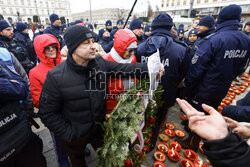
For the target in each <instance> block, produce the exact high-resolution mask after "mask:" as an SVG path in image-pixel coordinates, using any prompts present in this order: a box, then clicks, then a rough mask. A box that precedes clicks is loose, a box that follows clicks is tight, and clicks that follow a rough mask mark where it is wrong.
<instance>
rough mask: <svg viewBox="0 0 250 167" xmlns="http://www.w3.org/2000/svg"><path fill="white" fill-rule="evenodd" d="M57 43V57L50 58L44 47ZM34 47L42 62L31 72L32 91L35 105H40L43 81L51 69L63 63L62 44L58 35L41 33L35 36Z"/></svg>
mask: <svg viewBox="0 0 250 167" xmlns="http://www.w3.org/2000/svg"><path fill="white" fill-rule="evenodd" d="M53 44H56V45H57V47H58V50H57V56H56V58H55V59H52V58H49V57H47V56H46V54H45V53H44V48H45V47H46V46H49V45H53ZM34 47H35V51H36V54H37V56H38V57H39V59H40V61H41V62H40V63H39V64H38V65H37V66H36V67H35V68H33V69H32V70H31V71H30V73H29V78H30V91H31V95H32V98H33V103H34V106H35V107H37V108H38V107H39V98H40V94H41V92H42V87H43V83H44V81H45V79H46V76H47V73H48V71H49V70H51V69H53V68H54V67H55V66H56V65H58V64H59V63H61V53H60V44H59V42H58V40H57V39H56V37H54V36H53V35H50V34H43V35H39V36H37V37H36V38H35V41H34Z"/></svg>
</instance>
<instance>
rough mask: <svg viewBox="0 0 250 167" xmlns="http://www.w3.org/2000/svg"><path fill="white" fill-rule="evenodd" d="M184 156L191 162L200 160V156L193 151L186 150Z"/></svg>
mask: <svg viewBox="0 0 250 167" xmlns="http://www.w3.org/2000/svg"><path fill="white" fill-rule="evenodd" d="M184 154H185V156H186V157H187V158H188V159H190V160H191V161H194V160H196V159H197V158H198V155H197V154H196V153H195V152H194V151H193V150H190V149H187V150H185V152H184Z"/></svg>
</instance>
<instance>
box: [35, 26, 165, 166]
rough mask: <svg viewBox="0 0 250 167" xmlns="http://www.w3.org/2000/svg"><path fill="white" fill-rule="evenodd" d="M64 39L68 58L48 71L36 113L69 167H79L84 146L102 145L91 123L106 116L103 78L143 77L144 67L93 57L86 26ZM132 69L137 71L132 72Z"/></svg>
mask: <svg viewBox="0 0 250 167" xmlns="http://www.w3.org/2000/svg"><path fill="white" fill-rule="evenodd" d="M64 38H65V42H66V45H67V47H68V49H69V54H68V58H67V60H66V61H64V62H62V63H61V64H59V65H58V66H56V67H55V68H54V69H52V70H51V71H49V72H48V74H47V78H46V80H45V82H44V85H43V90H42V93H41V96H40V104H39V114H40V116H41V120H42V122H43V123H44V124H45V126H47V127H48V128H49V129H50V131H52V132H53V133H55V135H57V136H59V137H61V139H62V140H63V142H64V146H65V149H66V151H67V152H68V154H69V157H70V159H71V162H72V166H73V167H79V166H81V167H82V166H86V164H85V159H84V148H85V147H86V145H87V143H91V144H92V146H93V147H94V148H95V149H96V148H97V147H98V146H101V145H102V142H101V140H102V138H103V137H102V132H101V128H100V127H99V126H97V125H96V124H95V123H96V122H100V123H102V122H103V121H104V118H105V114H106V101H105V93H106V79H107V78H106V77H105V76H106V75H109V74H111V73H109V72H112V74H114V73H115V72H120V74H121V75H123V76H121V75H120V76H121V77H129V76H131V77H136V76H137V77H139V76H147V75H148V72H147V71H148V68H147V65H146V64H139V63H138V64H119V63H113V62H110V61H107V60H104V59H103V58H102V57H100V56H95V46H94V37H93V34H92V33H91V31H89V30H88V29H87V28H86V27H83V26H80V25H75V26H72V27H70V28H68V29H67V31H66V33H65V35H64ZM136 69H140V72H138V71H137V72H135V73H132V72H134V71H135V70H136ZM162 69H163V68H162ZM123 72H127V73H123ZM111 77H114V76H112V75H111ZM116 77H119V76H116Z"/></svg>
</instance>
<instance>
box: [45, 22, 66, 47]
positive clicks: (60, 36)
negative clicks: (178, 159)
mask: <svg viewBox="0 0 250 167" xmlns="http://www.w3.org/2000/svg"><path fill="white" fill-rule="evenodd" d="M43 34H51V35H54V36H55V37H56V38H57V40H58V41H59V43H60V47H61V48H63V46H64V45H65V43H64V41H63V32H62V31H61V30H60V27H56V26H54V25H51V26H50V27H47V28H46V29H45V30H44V31H43Z"/></svg>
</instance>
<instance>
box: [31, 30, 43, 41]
mask: <svg viewBox="0 0 250 167" xmlns="http://www.w3.org/2000/svg"><path fill="white" fill-rule="evenodd" d="M42 34H43V32H41V31H39V32H37V33H34V36H33V41H34V39H35V37H36V36H38V35H42Z"/></svg>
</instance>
